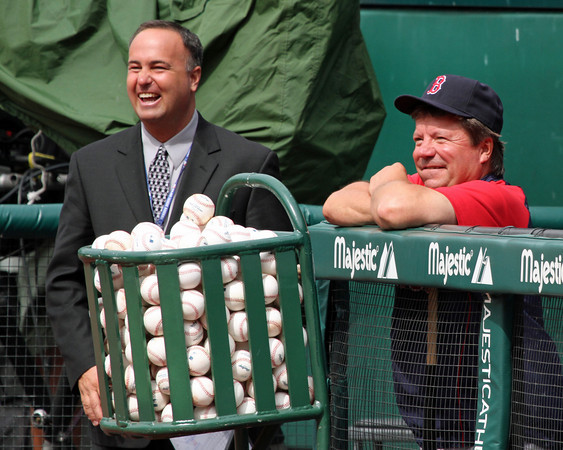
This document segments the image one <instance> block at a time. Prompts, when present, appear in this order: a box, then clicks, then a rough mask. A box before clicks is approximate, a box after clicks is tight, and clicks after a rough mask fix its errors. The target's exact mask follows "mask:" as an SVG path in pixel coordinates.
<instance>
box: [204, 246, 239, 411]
mask: <svg viewBox="0 0 563 450" xmlns="http://www.w3.org/2000/svg"><path fill="white" fill-rule="evenodd" d="M201 273H202V284H203V292H204V295H205V310H206V317H207V328H208V330H207V332H208V335H209V347H210V349H211V371H212V373H213V385H214V389H215V408H216V410H217V415H218V416H225V415H229V414H236V403H235V392H234V384H233V376H232V373H233V369H232V367H231V353H230V349H229V338H228V331H227V321H226V314H225V297H224V293H223V283H222V275H221V261H220V259H219V258H218V257H217V258H209V259H203V260H202V261H201Z"/></svg>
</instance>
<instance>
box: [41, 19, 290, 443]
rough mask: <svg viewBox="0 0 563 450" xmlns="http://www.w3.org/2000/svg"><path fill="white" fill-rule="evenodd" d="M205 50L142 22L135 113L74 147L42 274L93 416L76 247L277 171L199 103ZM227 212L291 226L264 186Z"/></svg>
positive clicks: (133, 86)
mask: <svg viewBox="0 0 563 450" xmlns="http://www.w3.org/2000/svg"><path fill="white" fill-rule="evenodd" d="M202 54H203V50H202V47H201V43H200V41H199V39H198V37H197V36H196V35H195V34H193V33H191V32H190V31H188V30H187V29H185V28H183V27H181V26H179V25H177V24H175V23H173V22H165V21H151V22H147V23H145V24H142V25H141V26H140V27H139V29H138V30H137V31H136V32H135V34H134V35H133V38H132V39H131V42H130V45H129V62H128V75H127V92H128V95H129V99H130V101H131V104H132V105H133V108H134V110H135V112H136V114H137V115H138V117H139V119H140V123H139V124H137V125H135V126H133V127H131V128H129V129H127V130H124V131H122V132H120V133H117V134H115V135H113V136H110V137H108V138H105V139H103V140H101V141H98V142H95V143H93V144H90V145H88V146H86V147H84V148H82V149H80V150H79V151H77V152H75V153H74V154H73V155H72V157H71V162H70V169H69V176H68V181H67V186H66V192H65V199H64V204H63V208H62V210H61V216H60V221H59V229H58V232H57V238H56V243H55V250H54V255H53V258H52V261H51V263H50V265H49V269H48V274H47V313H48V314H49V317H50V319H51V321H52V326H53V332H54V336H55V339H56V341H57V344H58V346H59V348H60V350H61V352H62V355H63V357H64V359H65V366H66V370H67V376H68V378H69V381H70V384H71V386H73V387H75V388H78V389H79V391H80V395H81V400H82V404H83V407H84V411H85V413H86V415H87V416H88V418H89V419H90V421H91V422H92V424H93V425H94V426H97V425H98V424H99V422H100V420H101V418H102V410H101V405H100V396H99V388H98V379H97V374H96V369H95V360H94V351H93V347H92V338H91V329H90V322H89V316H88V306H87V300H86V291H85V287H84V277H83V267H82V264H81V262H80V261H79V259H78V256H77V251H78V249H79V248H80V247H82V246H85V245H90V244H91V243H92V242H93V240H94V239H95V238H96V237H97V236H100V235H103V234H109V233H110V232H111V231H115V230H126V231H131V230H132V228H133V227H134V226H135V225H136V224H138V223H139V222H145V221H153V220H154V221H155V222H156V223H158V224H159V225H161V226H162V228H163V229H165V231H166V232H168V231H169V230H170V227H171V226H172V225H173V224H174V223H175V222H176V221H178V220H179V218H180V215H181V212H182V206H183V203H184V200H185V199H186V198H187V197H188V196H190V195H191V194H193V193H203V194H206V195H208V196H209V197H210V198H211V199H212V200H213V201H216V200H217V197H218V194H219V191H220V189H221V187H222V186H223V184H224V182H225V181H226V180H227V179H228V178H229V177H231V176H232V175H234V174H237V173H241V172H260V173H265V174H269V175H273V176H275V177H277V178H279V163H278V158H277V156H276V154H275V153H274V152H272V151H271V150H269V149H267V148H265V147H263V146H261V145H259V144H256V143H253V142H250V141H248V140H246V139H244V138H243V137H241V136H238V135H236V134H235V133H232V132H230V131H227V130H225V129H223V128H220V127H218V126H215V125H213V124H211V123H209V122H207V121H205V119H203V117H202V116H201V115H200V114H199V113H198V112H197V111H196V105H195V93H196V90H197V88H198V85H199V82H200V79H201V59H202ZM161 145H164V148H165V149H166V150H167V154H168V158H167V162H166V164H168V165H169V167H170V175H171V177H170V184H169V187H170V192H169V194H168V195H169V196H170V200H171V203H169V206H166V205H165V206H164V207H163V209H162V211H161V212H160V213H156V214H154V215H153V212H154V211H153V209H152V205H151V197H152V196H153V195H152V194H153V193H151V192H150V188H149V183H148V178H147V176H148V169H149V166H150V165H151V163H152V161H153V160H154V159H156V155H157V152H158V150H159V148H160V146H161ZM231 217H232V218H233V219H234V221H235V222H236V223H239V224H241V225H244V226H252V227H255V228H260V229H271V230H284V229H288V228H289V221H288V219H287V216H286V214H285V212H284V210H283V208H282V207H281V205H280V203H279V202H278V201H277V200H276V199H275V198H274V197H273V195H272V194H270V193H269V192H267V191H266V190H264V189H255V190H250V189H247V188H245V189H240V190H239V191H237V193H236V195H235V198H234V200H233V203H232V210H231ZM96 430H99V428H97V427H96ZM92 441H93V448H99V449H101V448H111V447H112V446H113V447H115V448H117V446H122V447H143V446H146V445H147V444H149V443H148V441H143V440H121V442H119V443H116V441H115V440H114V439H113V438H112V439H110V438H109V437H108V436H105V435H104V434H103V433H100V432H94V433H93V435H92ZM149 445H155V444H149ZM165 445H166V444H164V443H163V442H159V443H158V444H157V446H158V448H166V446H165ZM167 445H170V444H169V443H168V444H167Z"/></svg>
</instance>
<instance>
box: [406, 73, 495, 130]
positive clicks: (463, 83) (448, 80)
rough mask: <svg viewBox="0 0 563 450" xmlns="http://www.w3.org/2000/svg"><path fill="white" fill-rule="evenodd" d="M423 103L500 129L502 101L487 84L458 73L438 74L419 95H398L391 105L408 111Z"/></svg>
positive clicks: (410, 111) (409, 112)
mask: <svg viewBox="0 0 563 450" xmlns="http://www.w3.org/2000/svg"><path fill="white" fill-rule="evenodd" d="M422 103H424V104H427V105H431V106H434V107H435V108H438V109H441V110H443V111H446V112H449V113H452V114H455V115H457V116H461V117H468V118H474V119H477V120H478V121H479V122H481V123H483V124H484V125H486V126H487V127H489V128H490V129H491V130H492V131H494V132H495V133H498V134H500V132H501V130H502V123H503V119H502V112H503V107H502V102H501V101H500V98H499V96H498V95H497V93H496V92H495V91H493V90H492V89H491V88H490V86H487V85H486V84H483V83H481V82H479V81H477V80H472V79H470V78H465V77H461V76H459V75H439V76H438V77H436V79H435V80H434V81H433V82H432V83H430V84H429V85H428V87H427V88H426V90H425V91H424V94H422V96H421V97H415V96H413V95H400V96H399V97H397V98H396V99H395V107H396V108H397V109H398V110H399V111H401V112H403V113H405V114H411V113H412V112H413V111H414V109H415V108H416V107H417V106H419V105H420V104H422Z"/></svg>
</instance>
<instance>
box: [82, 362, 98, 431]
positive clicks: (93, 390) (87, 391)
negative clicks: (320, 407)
mask: <svg viewBox="0 0 563 450" xmlns="http://www.w3.org/2000/svg"><path fill="white" fill-rule="evenodd" d="M78 390H79V391H80V399H81V401H82V407H83V408H84V412H85V413H86V416H88V419H90V421H91V422H92V425H94V426H98V425H99V424H100V420H102V417H103V413H102V403H101V401H100V385H99V383H98V372H97V369H96V366H94V367H90V368H89V369H88V370H87V371H86V372H84V373H83V374H82V376H81V377H80V378H79V379H78Z"/></svg>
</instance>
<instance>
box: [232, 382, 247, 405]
mask: <svg viewBox="0 0 563 450" xmlns="http://www.w3.org/2000/svg"><path fill="white" fill-rule="evenodd" d="M233 383H234V391H235V405H236V407H237V408H238V407H239V406H240V404H241V403H242V401H243V399H244V387H243V385H242V383H241V382H240V381H237V380H233Z"/></svg>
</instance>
